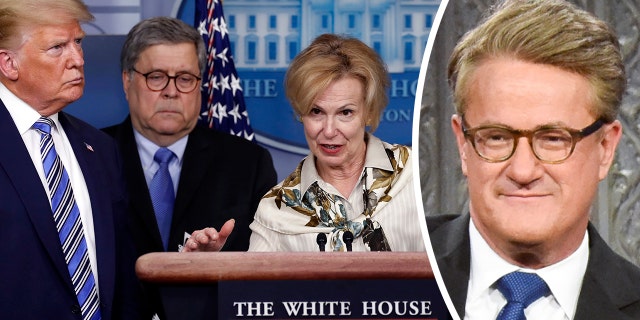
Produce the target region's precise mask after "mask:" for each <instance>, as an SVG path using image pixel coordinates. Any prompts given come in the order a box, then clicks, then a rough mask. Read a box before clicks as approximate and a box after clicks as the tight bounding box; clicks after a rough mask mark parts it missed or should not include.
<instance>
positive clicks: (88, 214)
mask: <svg viewBox="0 0 640 320" xmlns="http://www.w3.org/2000/svg"><path fill="white" fill-rule="evenodd" d="M0 99H2V102H4V105H5V106H6V107H7V110H8V111H9V114H11V118H13V122H14V123H15V125H16V127H17V128H18V132H19V133H20V136H21V137H22V140H23V141H24V144H25V146H26V148H27V151H28V152H29V155H30V156H31V161H33V166H34V167H35V169H36V171H37V172H38V176H40V180H41V182H42V187H43V188H44V190H45V192H46V193H47V195H48V196H49V204H51V195H50V192H49V186H48V185H47V180H46V177H45V174H44V167H43V164H42V155H41V153H40V133H39V132H38V131H37V130H36V129H33V128H32V126H33V124H34V123H35V122H36V121H37V120H38V119H39V118H40V114H39V113H38V112H37V111H36V110H35V109H33V108H32V107H31V106H29V105H28V104H27V103H26V102H24V101H22V100H21V99H20V98H18V97H17V96H15V95H14V94H13V93H12V92H11V91H9V89H7V87H5V86H4V85H2V84H0ZM49 118H50V119H51V120H53V123H54V124H55V126H54V127H53V128H51V137H52V139H53V143H54V145H55V148H56V153H57V154H58V156H59V157H60V161H62V165H63V166H64V168H65V170H66V171H67V174H68V175H69V180H70V181H71V188H73V195H74V198H75V199H76V204H77V206H78V210H80V219H81V220H82V227H83V230H84V237H85V241H86V243H87V251H88V254H89V260H90V262H91V271H92V272H93V277H94V278H95V282H96V288H97V286H98V267H97V260H96V241H95V232H94V231H93V212H92V210H91V199H90V198H89V190H87V184H86V182H85V180H84V175H83V174H82V170H81V169H80V165H79V164H78V160H77V159H76V156H75V154H74V153H73V149H72V148H71V143H70V142H69V139H68V138H67V135H66V134H65V132H64V129H63V128H62V125H60V122H59V121H58V114H57V113H56V114H53V115H51V116H49ZM92 147H96V146H92ZM50 214H51V219H53V212H51V213H50Z"/></svg>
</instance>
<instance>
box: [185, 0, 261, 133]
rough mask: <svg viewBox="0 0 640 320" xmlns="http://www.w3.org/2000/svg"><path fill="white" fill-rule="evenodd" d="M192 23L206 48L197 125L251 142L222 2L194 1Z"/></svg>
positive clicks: (209, 0) (246, 113) (247, 116)
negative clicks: (194, 9) (194, 11)
mask: <svg viewBox="0 0 640 320" xmlns="http://www.w3.org/2000/svg"><path fill="white" fill-rule="evenodd" d="M195 21H196V22H197V23H198V26H197V28H198V31H200V34H201V35H202V38H203V39H204V43H205V47H206V48H207V65H206V67H205V72H204V78H203V79H202V83H203V85H202V87H203V88H202V108H201V113H200V122H201V123H204V124H206V125H207V126H208V127H209V128H213V129H216V130H219V131H223V132H228V133H230V134H233V135H236V136H240V137H244V138H245V139H247V140H250V141H254V135H253V130H252V129H251V125H250V123H249V114H248V112H247V107H246V105H245V102H244V95H243V93H242V86H241V85H240V78H239V77H238V73H237V72H236V67H235V64H234V63H233V57H232V55H231V43H230V41H229V31H228V30H227V23H226V22H225V19H224V13H223V12H222V1H221V0H197V1H196V17H195Z"/></svg>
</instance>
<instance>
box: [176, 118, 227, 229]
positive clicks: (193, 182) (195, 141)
mask: <svg viewBox="0 0 640 320" xmlns="http://www.w3.org/2000/svg"><path fill="white" fill-rule="evenodd" d="M202 130H208V129H204V128H201V127H198V126H196V128H194V129H193V131H192V132H191V133H190V134H189V140H188V141H187V147H186V148H185V150H184V156H183V163H182V170H181V172H180V181H179V183H178V193H177V194H176V202H175V207H174V209H173V219H174V223H173V225H174V226H175V225H176V223H175V222H179V221H181V220H182V219H183V218H184V217H185V215H186V210H187V206H188V205H189V202H191V199H192V198H193V197H194V196H195V195H196V191H197V190H198V188H199V187H200V185H201V184H202V183H204V182H203V180H204V177H205V174H204V173H205V172H206V171H207V170H209V169H210V167H212V166H213V167H215V166H216V160H215V155H214V153H213V152H212V151H211V148H213V146H214V143H215V141H213V140H212V139H210V138H209V136H208V135H206V134H205V133H204V132H203V131H202ZM216 152H225V151H224V150H216ZM223 170H224V168H220V172H221V174H222V172H223ZM212 198H213V195H212ZM174 231H175V230H172V232H171V234H172V235H173V234H174ZM178 231H179V232H180V233H182V232H184V230H178ZM176 232H177V231H176Z"/></svg>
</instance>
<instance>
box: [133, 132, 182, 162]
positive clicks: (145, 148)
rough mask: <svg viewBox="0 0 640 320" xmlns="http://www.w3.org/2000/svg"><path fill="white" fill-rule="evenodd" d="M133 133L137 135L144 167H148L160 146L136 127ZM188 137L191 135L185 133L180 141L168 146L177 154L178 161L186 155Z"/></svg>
mask: <svg viewBox="0 0 640 320" xmlns="http://www.w3.org/2000/svg"><path fill="white" fill-rule="evenodd" d="M133 135H134V136H135V139H136V144H137V145H138V152H139V154H140V161H141V162H142V167H143V168H147V167H148V166H150V165H151V164H152V163H153V156H154V155H155V154H156V151H158V149H160V146H158V145H156V144H155V143H153V142H152V141H151V140H149V139H147V138H146V137H145V136H143V135H142V134H141V133H140V132H138V131H137V130H136V129H133ZM188 139H189V135H185V136H184V137H182V138H180V139H179V140H178V141H176V142H174V143H173V144H172V145H170V146H168V147H167V149H169V150H171V152H173V153H174V154H175V155H176V158H177V159H178V163H182V158H183V156H184V150H185V149H186V148H187V141H188Z"/></svg>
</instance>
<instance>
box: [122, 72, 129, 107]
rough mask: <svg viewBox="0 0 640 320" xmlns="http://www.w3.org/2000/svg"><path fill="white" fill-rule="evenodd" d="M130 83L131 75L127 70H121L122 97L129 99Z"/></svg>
mask: <svg viewBox="0 0 640 320" xmlns="http://www.w3.org/2000/svg"><path fill="white" fill-rule="evenodd" d="M130 85H131V75H130V74H129V72H127V71H122V90H124V97H125V99H127V101H129V86H130Z"/></svg>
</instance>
